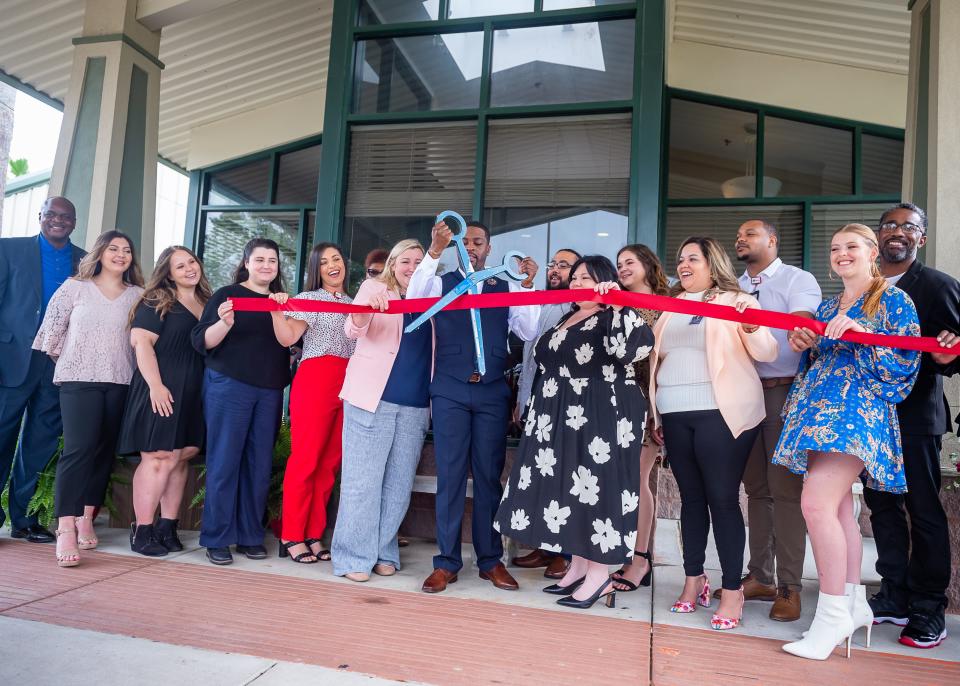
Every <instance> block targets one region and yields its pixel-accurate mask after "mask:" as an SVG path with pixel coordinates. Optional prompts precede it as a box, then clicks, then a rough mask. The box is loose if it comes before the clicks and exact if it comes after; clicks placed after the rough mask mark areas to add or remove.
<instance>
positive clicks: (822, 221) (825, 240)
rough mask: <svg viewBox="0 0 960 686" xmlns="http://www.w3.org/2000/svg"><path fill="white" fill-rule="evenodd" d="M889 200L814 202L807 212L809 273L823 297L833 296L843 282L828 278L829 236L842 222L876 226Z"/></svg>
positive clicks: (844, 223)
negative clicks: (881, 201) (808, 223)
mask: <svg viewBox="0 0 960 686" xmlns="http://www.w3.org/2000/svg"><path fill="white" fill-rule="evenodd" d="M888 207H890V203H886V202H884V203H856V204H843V205H841V204H836V205H814V206H813V207H812V208H811V214H810V266H809V267H808V268H809V270H810V272H812V273H813V275H814V276H816V277H817V281H819V282H820V289H821V290H822V291H823V297H825V298H826V297H830V296H834V295H836V294H837V293H839V292H840V291H841V290H843V282H842V281H840V279H838V278H836V277H834V278H832V279H831V278H830V237H831V236H832V235H833V232H834V231H836V230H837V229H839V228H840V227H841V226H844V225H846V224H866V225H867V226H869V227H871V228H876V226H877V224H879V223H880V215H881V214H883V212H884V210H886V209H887V208H888Z"/></svg>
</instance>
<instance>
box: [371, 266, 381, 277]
mask: <svg viewBox="0 0 960 686" xmlns="http://www.w3.org/2000/svg"><path fill="white" fill-rule="evenodd" d="M382 273H383V270H382V269H374V268H373V267H367V276H380V275H381V274H382Z"/></svg>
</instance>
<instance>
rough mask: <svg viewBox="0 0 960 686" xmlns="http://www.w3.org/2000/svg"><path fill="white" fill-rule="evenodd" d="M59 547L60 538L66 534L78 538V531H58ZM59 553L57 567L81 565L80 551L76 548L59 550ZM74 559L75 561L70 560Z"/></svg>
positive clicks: (58, 543)
mask: <svg viewBox="0 0 960 686" xmlns="http://www.w3.org/2000/svg"><path fill="white" fill-rule="evenodd" d="M56 534H57V546H59V545H60V537H61V536H63V535H64V534H73V537H74V538H76V535H77V530H76V529H57V531H56ZM56 553H57V566H58V567H76V566H77V565H78V564H80V551H79V550H78V549H77V547H76V546H74V547H73V548H72V549H71V548H67V549H65V550H58V551H56ZM70 558H73V559H70Z"/></svg>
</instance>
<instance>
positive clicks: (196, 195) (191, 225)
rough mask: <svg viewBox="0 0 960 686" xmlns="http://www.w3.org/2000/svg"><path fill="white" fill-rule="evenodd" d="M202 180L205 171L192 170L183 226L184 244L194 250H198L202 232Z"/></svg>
mask: <svg viewBox="0 0 960 686" xmlns="http://www.w3.org/2000/svg"><path fill="white" fill-rule="evenodd" d="M202 181H203V172H201V171H192V172H190V187H189V190H187V214H186V217H185V220H184V227H183V244H184V245H186V246H187V247H189V248H191V249H192V250H193V251H194V252H197V237H198V236H199V234H200V231H199V226H198V222H199V220H200V184H201V182H202ZM198 254H199V253H198Z"/></svg>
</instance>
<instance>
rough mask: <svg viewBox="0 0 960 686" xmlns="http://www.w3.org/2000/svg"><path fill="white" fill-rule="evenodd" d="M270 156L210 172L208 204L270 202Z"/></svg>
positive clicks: (261, 203)
mask: <svg viewBox="0 0 960 686" xmlns="http://www.w3.org/2000/svg"><path fill="white" fill-rule="evenodd" d="M269 195H270V158H269V157H264V158H263V159H259V160H255V161H253V162H247V163H246V164H241V165H239V166H237V167H232V168H230V169H225V170H223V171H216V172H213V173H212V174H210V193H209V194H208V195H207V204H208V205H265V204H266V203H268V202H270V198H269V197H268V196H269Z"/></svg>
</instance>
